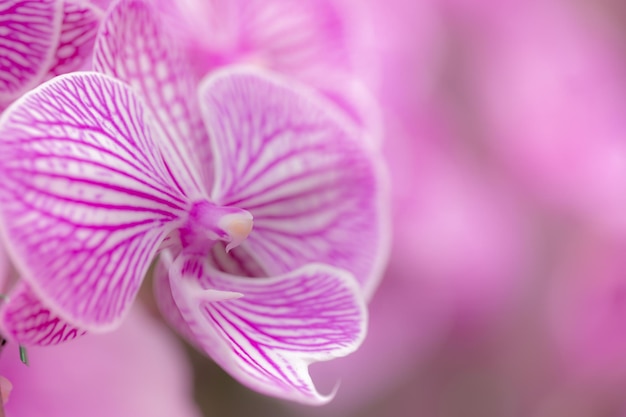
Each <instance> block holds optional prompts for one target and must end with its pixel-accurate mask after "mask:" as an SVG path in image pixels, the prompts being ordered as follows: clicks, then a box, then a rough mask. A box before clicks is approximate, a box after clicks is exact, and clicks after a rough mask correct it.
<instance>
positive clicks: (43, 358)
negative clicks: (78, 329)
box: [0, 305, 200, 417]
mask: <svg viewBox="0 0 626 417" xmlns="http://www.w3.org/2000/svg"><path fill="white" fill-rule="evenodd" d="M140 307H141V306H140V305H135V306H134V307H133V309H132V310H131V311H129V313H128V315H127V317H126V320H125V321H124V323H123V325H122V326H121V327H120V328H119V329H118V330H117V331H116V332H112V333H108V334H105V335H91V334H90V335H88V336H86V337H83V338H81V339H80V340H76V341H75V342H73V343H71V344H67V345H63V346H53V347H46V348H37V347H33V348H31V349H29V356H30V366H28V367H27V366H24V364H22V363H21V362H20V360H19V356H18V353H17V346H16V345H14V344H10V343H9V344H8V345H6V346H5V347H4V350H3V352H2V355H1V357H0V373H2V374H3V375H5V376H6V377H7V378H8V379H9V380H10V381H11V382H12V384H13V390H12V391H11V395H10V399H9V401H8V403H5V406H4V408H5V414H6V416H7V417H40V416H46V417H57V416H58V417H60V416H63V417H83V416H93V417H105V416H106V417H111V416H116V417H135V416H152V417H171V416H177V417H199V416H200V413H199V411H198V409H197V407H196V406H195V405H194V404H193V400H192V396H191V388H192V387H191V369H190V367H189V365H188V363H187V362H186V360H185V356H184V352H183V351H182V349H181V348H180V346H179V343H178V341H177V340H175V338H173V337H172V335H171V333H170V332H169V331H168V330H167V329H166V328H165V327H164V326H163V325H161V324H159V323H158V322H157V321H155V320H154V319H153V318H151V317H150V316H149V314H148V313H147V312H146V311H145V310H144V309H143V308H140ZM2 389H3V394H4V386H2Z"/></svg>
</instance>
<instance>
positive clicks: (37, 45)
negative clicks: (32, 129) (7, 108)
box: [0, 0, 62, 106]
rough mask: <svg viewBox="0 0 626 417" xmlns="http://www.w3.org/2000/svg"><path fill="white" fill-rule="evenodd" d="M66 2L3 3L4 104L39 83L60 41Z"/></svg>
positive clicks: (0, 81) (0, 75) (0, 101)
mask: <svg viewBox="0 0 626 417" xmlns="http://www.w3.org/2000/svg"><path fill="white" fill-rule="evenodd" d="M61 6H62V2H60V1H56V0H21V1H20V0H7V1H2V2H0V106H2V105H6V104H8V103H10V102H11V101H13V100H14V99H15V98H17V97H19V96H20V95H21V94H23V93H24V92H26V91H27V90H28V89H30V88H32V87H34V86H36V85H37V84H38V83H39V82H40V80H41V78H42V76H43V75H44V74H45V73H46V72H47V70H48V68H49V67H50V62H51V61H52V58H53V54H54V51H55V50H56V46H57V43H58V40H59V29H60V27H61V18H62V12H61Z"/></svg>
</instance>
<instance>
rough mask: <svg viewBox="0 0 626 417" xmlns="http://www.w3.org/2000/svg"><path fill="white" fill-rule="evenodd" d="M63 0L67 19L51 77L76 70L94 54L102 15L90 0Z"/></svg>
mask: <svg viewBox="0 0 626 417" xmlns="http://www.w3.org/2000/svg"><path fill="white" fill-rule="evenodd" d="M62 3H63V22H62V24H61V30H60V36H59V42H58V46H57V48H56V50H55V54H54V58H53V60H52V63H51V65H50V69H49V70H48V78H52V77H55V76H57V75H61V74H65V73H68V72H71V71H76V70H78V69H80V68H81V66H82V65H83V64H84V63H85V61H86V60H87V59H88V58H90V57H91V52H92V50H93V46H94V43H95V41H96V35H97V33H98V27H99V25H100V19H101V15H102V12H101V11H100V10H98V9H97V8H96V7H95V6H92V5H91V4H89V3H84V2H73V1H63V2H62Z"/></svg>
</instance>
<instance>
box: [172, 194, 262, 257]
mask: <svg viewBox="0 0 626 417" xmlns="http://www.w3.org/2000/svg"><path fill="white" fill-rule="evenodd" d="M251 231H252V214H250V212H248V211H246V210H242V209H240V208H237V207H222V206H218V205H216V204H213V203H211V202H208V201H198V202H196V203H194V204H193V206H192V208H191V210H190V211H189V218H188V221H187V224H186V225H185V226H184V227H182V228H181V229H180V242H181V244H182V246H183V248H185V250H186V251H190V250H191V251H198V253H201V254H205V253H207V252H208V251H209V249H211V247H212V246H213V244H214V243H215V242H216V241H218V240H221V241H223V242H226V243H227V245H226V251H227V252H228V251H230V250H231V249H234V248H236V247H237V246H239V245H240V244H241V242H243V241H244V240H246V238H247V237H248V235H249V234H250V232H251Z"/></svg>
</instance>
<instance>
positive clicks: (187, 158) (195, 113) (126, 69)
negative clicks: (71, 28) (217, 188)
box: [94, 0, 213, 198]
mask: <svg viewBox="0 0 626 417" xmlns="http://www.w3.org/2000/svg"><path fill="white" fill-rule="evenodd" d="M174 35H175V34H170V33H168V32H167V31H166V30H165V27H164V25H163V24H162V23H161V22H160V20H159V16H158V14H157V12H156V10H155V9H154V8H153V7H152V5H150V4H149V3H148V2H145V1H142V0H121V1H118V2H116V3H114V4H113V6H112V8H111V9H110V10H109V12H108V14H107V15H106V17H105V19H104V22H103V24H102V28H101V32H100V35H99V36H98V39H97V41H96V47H95V50H94V69H95V70H96V71H99V72H103V73H105V74H108V75H111V76H113V77H115V78H117V79H120V80H122V81H125V82H126V83H128V84H130V86H131V87H132V88H133V90H135V91H136V92H137V93H138V94H139V95H140V96H141V98H142V99H143V100H144V103H145V104H146V105H147V107H148V108H149V109H150V111H151V113H152V115H153V116H154V118H155V121H156V122H157V124H158V125H159V126H160V128H161V130H162V131H163V132H164V134H163V138H164V139H165V141H164V143H163V144H162V146H163V147H164V148H166V151H164V152H163V157H164V158H165V159H166V160H167V161H168V162H169V163H170V164H169V165H170V169H171V170H172V171H173V173H174V175H175V176H176V179H177V180H178V181H179V182H180V184H178V186H179V188H180V190H181V191H182V192H184V193H186V194H188V196H189V197H190V198H199V197H205V196H206V194H207V193H208V191H210V185H211V183H212V176H213V166H212V156H211V147H210V146H209V145H208V143H209V142H208V138H207V133H206V130H205V128H204V126H203V124H202V120H201V117H200V111H199V109H198V101H197V95H196V88H197V82H196V81H197V80H196V79H195V78H194V77H193V76H192V74H191V70H190V68H189V67H188V65H187V61H186V60H185V59H184V58H183V56H181V54H180V53H179V49H178V47H177V45H176V44H175V42H174V37H173V36H174Z"/></svg>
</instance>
